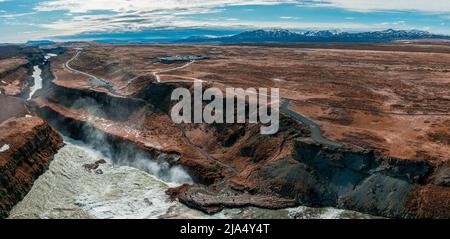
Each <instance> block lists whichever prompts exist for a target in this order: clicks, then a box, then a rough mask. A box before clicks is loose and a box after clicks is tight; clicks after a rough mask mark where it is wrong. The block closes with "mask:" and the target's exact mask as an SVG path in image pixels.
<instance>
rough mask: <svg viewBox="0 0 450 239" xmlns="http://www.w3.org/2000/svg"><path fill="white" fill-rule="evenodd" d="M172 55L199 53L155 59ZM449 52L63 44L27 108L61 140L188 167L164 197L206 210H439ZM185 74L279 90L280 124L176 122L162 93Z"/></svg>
mask: <svg viewBox="0 0 450 239" xmlns="http://www.w3.org/2000/svg"><path fill="white" fill-rule="evenodd" d="M175 55H200V56H207V57H208V59H204V60H198V61H195V62H190V63H189V62H184V63H176V64H163V63H160V62H158V61H155V59H156V58H157V57H164V56H175ZM449 60H450V46H448V44H432V43H426V44H425V43H414V44H410V43H392V44H373V45H369V44H367V45H333V44H327V45H319V44H317V45H315V44H310V45H301V44H300V45H285V46H280V45H278V46H256V45H255V46H232V45H228V46H221V45H188V46H186V45H106V44H83V45H71V46H66V48H65V52H64V54H61V55H59V56H58V57H55V58H52V59H51V62H50V63H49V64H46V65H45V69H44V71H45V72H47V75H46V78H45V79H44V81H45V82H44V85H46V87H45V88H44V90H43V93H42V97H38V98H36V99H34V100H33V105H34V107H35V108H36V110H37V113H38V114H39V115H40V116H41V117H43V118H45V119H46V120H47V121H48V122H49V123H50V124H51V125H52V126H54V127H55V128H57V129H58V130H59V131H60V132H61V133H63V134H64V135H66V136H70V137H72V138H75V139H78V140H83V141H85V142H86V143H88V144H91V145H93V146H97V147H104V146H105V145H109V146H110V147H111V148H113V149H115V153H116V155H115V157H116V158H117V160H123V158H127V159H128V160H132V159H133V157H134V156H135V155H136V154H137V153H139V154H140V153H142V154H147V155H149V156H150V157H151V158H159V157H162V158H164V160H168V161H169V162H170V163H172V164H179V165H182V166H184V167H185V168H186V169H187V170H188V171H189V172H190V173H191V175H193V176H194V177H195V179H196V184H195V185H184V186H182V187H179V188H175V189H171V190H169V191H168V194H170V195H171V196H172V198H173V199H174V200H180V201H181V202H183V203H185V204H186V205H188V206H190V207H194V208H197V209H200V210H203V211H205V212H208V213H213V212H217V211H220V210H221V209H222V208H224V207H242V206H258V207H265V208H283V207H289V206H294V205H298V204H302V205H309V206H333V207H339V208H344V209H351V210H356V211H360V212H364V213H369V214H373V215H379V216H385V217H394V218H449V217H450V195H449V193H450V188H449V186H450V157H449V155H450V147H449V138H450V130H449V128H450V112H449V111H450V108H449V105H450V65H449V64H448V62H450V61H449ZM195 80H203V81H204V82H205V83H204V87H208V86H215V87H219V88H221V89H224V88H225V87H243V88H248V87H256V88H258V87H276V88H280V92H281V96H282V97H283V99H282V102H283V103H284V105H285V107H286V108H282V110H281V124H280V130H279V132H278V133H277V134H275V135H261V134H260V133H259V127H260V126H259V125H254V124H248V123H247V124H212V125H208V124H181V125H177V124H174V123H173V122H172V121H171V119H170V109H171V106H172V105H173V104H174V103H175V102H171V101H170V94H171V92H172V90H173V89H175V88H177V87H181V86H182V87H187V88H190V89H191V87H192V82H193V81H195ZM158 81H161V82H158ZM288 99H289V102H287V100H288ZM295 113H297V114H299V115H302V116H304V117H306V118H307V119H309V120H311V121H312V122H314V123H315V124H317V126H318V127H320V129H321V130H322V133H323V137H325V138H326V139H328V140H330V141H333V142H335V144H327V143H324V142H322V141H320V140H317V136H315V131H314V130H313V129H312V127H311V124H308V123H305V121H302V120H299V119H298V118H296V117H295ZM336 144H337V145H339V147H337V146H336ZM125 152H126V153H125Z"/></svg>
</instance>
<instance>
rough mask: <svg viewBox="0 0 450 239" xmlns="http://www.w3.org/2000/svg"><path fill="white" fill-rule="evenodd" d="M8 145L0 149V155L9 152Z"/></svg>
mask: <svg viewBox="0 0 450 239" xmlns="http://www.w3.org/2000/svg"><path fill="white" fill-rule="evenodd" d="M9 148H10V147H9V144H4V145H3V146H2V147H1V148H0V153H3V152H5V151H7V150H9Z"/></svg>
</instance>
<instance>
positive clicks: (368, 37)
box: [176, 29, 450, 44]
mask: <svg viewBox="0 0 450 239" xmlns="http://www.w3.org/2000/svg"><path fill="white" fill-rule="evenodd" d="M418 39H447V40H448V39H450V36H444V35H436V34H432V33H429V32H426V31H419V30H393V29H388V30H384V31H374V32H360V33H349V32H337V31H307V32H302V33H296V32H292V31H289V30H284V29H275V30H253V31H246V32H242V33H239V34H236V35H232V36H226V37H202V36H192V37H189V38H186V39H182V40H178V41H176V42H178V43H225V44H226V43H293V42H389V41H395V40H418Z"/></svg>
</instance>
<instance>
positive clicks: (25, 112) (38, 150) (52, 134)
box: [0, 46, 63, 218]
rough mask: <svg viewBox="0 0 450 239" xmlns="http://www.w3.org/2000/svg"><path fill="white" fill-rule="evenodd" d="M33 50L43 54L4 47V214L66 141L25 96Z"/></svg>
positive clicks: (0, 167)
mask: <svg viewBox="0 0 450 239" xmlns="http://www.w3.org/2000/svg"><path fill="white" fill-rule="evenodd" d="M30 52H34V53H36V55H38V54H39V53H38V51H37V50H36V49H32V48H27V47H20V46H11V47H0V82H1V83H0V92H1V94H0V112H1V113H0V218H5V217H7V216H8V213H9V211H10V210H11V208H12V207H13V206H14V205H15V204H16V203H18V202H19V201H20V200H22V199H23V198H24V197H25V195H26V194H27V193H28V191H29V190H30V189H31V187H32V186H33V182H34V181H35V180H36V179H37V178H38V177H39V176H40V175H41V174H43V173H44V172H45V171H46V170H47V169H48V166H49V164H50V161H51V160H52V159H53V155H54V154H56V152H57V151H58V149H59V148H61V147H62V145H63V142H62V137H61V136H60V135H58V134H57V132H56V131H55V130H54V129H53V128H51V127H50V126H49V125H48V124H47V122H45V121H44V120H43V119H41V118H39V117H38V116H37V115H36V114H35V113H34V112H33V109H32V107H31V106H30V105H28V104H27V103H26V101H25V100H24V99H23V98H26V97H28V92H29V87H30V78H31V77H30V76H29V74H30V73H29V72H30V71H31V68H32V65H31V64H29V62H30V61H34V59H33V58H34V57H35V56H34V55H28V59H27V58H26V56H25V55H24V54H26V53H30ZM36 57H39V56H36ZM20 97H22V98H20Z"/></svg>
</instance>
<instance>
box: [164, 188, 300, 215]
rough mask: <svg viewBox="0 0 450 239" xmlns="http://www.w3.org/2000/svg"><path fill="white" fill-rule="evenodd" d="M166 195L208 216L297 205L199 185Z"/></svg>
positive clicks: (276, 198)
mask: <svg viewBox="0 0 450 239" xmlns="http://www.w3.org/2000/svg"><path fill="white" fill-rule="evenodd" d="M167 194H168V195H169V196H170V197H171V198H172V200H175V199H178V200H179V201H180V202H182V203H184V204H185V205H187V206H189V207H192V208H195V209H197V210H200V211H203V212H205V213H208V214H213V213H217V212H220V211H222V209H224V208H227V207H229V208H237V207H247V206H254V207H261V208H268V209H281V208H287V207H294V206H295V205H296V204H297V203H296V201H295V200H294V199H285V198H280V197H277V196H275V195H252V194H250V193H248V192H244V193H242V192H238V191H234V190H231V189H230V188H228V187H221V188H217V189H213V188H211V187H206V186H204V185H199V184H195V185H192V186H189V185H182V186H180V187H177V188H171V189H169V190H168V191H167Z"/></svg>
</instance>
